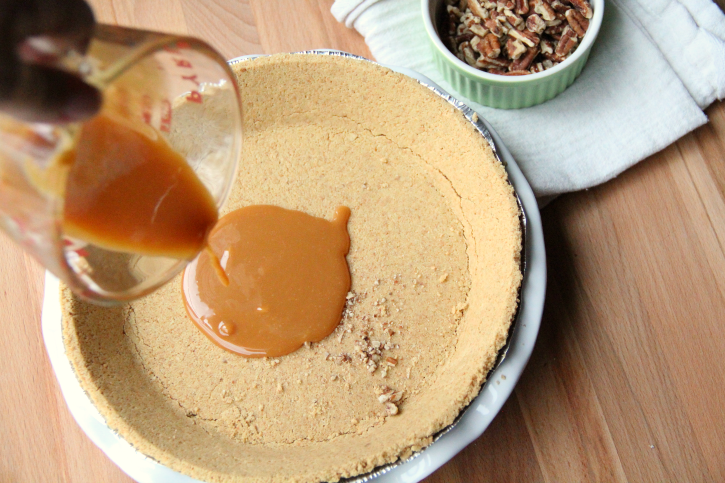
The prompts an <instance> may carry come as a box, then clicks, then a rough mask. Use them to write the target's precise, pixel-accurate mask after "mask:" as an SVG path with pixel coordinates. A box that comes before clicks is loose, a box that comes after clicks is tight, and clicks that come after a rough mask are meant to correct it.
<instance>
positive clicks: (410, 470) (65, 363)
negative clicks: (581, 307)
mask: <svg viewBox="0 0 725 483" xmlns="http://www.w3.org/2000/svg"><path fill="white" fill-rule="evenodd" d="M310 53H318V54H323V53H324V54H327V55H345V56H350V54H345V53H341V52H337V51H314V52H310ZM253 57H256V56H245V57H239V58H237V59H234V60H232V61H230V63H235V62H244V61H246V60H249V59H251V58H253ZM388 67H390V68H391V69H393V70H395V71H398V72H400V73H402V74H405V75H408V76H410V77H413V78H415V79H417V80H418V81H420V82H421V83H422V84H424V85H426V86H428V87H429V88H431V89H432V90H434V91H435V92H437V93H438V94H439V95H441V97H443V98H445V99H447V100H448V101H449V102H451V103H452V104H454V105H455V106H456V107H458V108H459V109H461V110H462V111H463V112H464V114H465V115H466V117H467V118H469V120H471V122H473V123H474V125H476V127H477V129H479V131H481V132H482V135H484V136H485V137H487V138H489V142H491V141H492V142H493V144H494V146H495V151H496V153H497V155H498V157H499V158H500V159H501V161H502V162H503V163H504V164H505V165H506V170H507V171H508V174H509V179H510V181H511V183H512V185H513V186H514V188H515V190H516V193H517V195H518V197H519V200H520V202H521V205H522V207H523V210H524V213H525V223H526V229H525V247H524V257H523V258H524V260H525V265H526V266H525V271H524V279H523V282H522V286H521V302H520V307H519V311H518V314H517V319H516V322H515V324H514V326H513V329H512V333H511V334H510V341H509V345H508V349H507V351H506V355H505V357H504V358H503V360H502V361H501V362H500V363H499V364H498V366H497V367H496V368H495V369H494V370H493V371H492V372H491V373H490V374H489V376H488V380H487V382H486V384H485V385H484V386H483V388H482V389H481V392H480V394H479V395H478V396H477V397H476V399H475V400H474V401H473V402H472V403H471V405H470V406H469V407H468V408H467V409H466V410H465V411H464V413H463V414H462V416H461V417H460V418H459V419H458V420H457V422H456V423H454V425H453V426H451V427H449V428H446V429H445V430H444V431H442V432H441V435H440V436H439V437H438V438H437V439H436V441H435V442H434V443H433V444H431V445H430V446H429V447H428V448H426V449H425V450H423V451H422V452H421V453H419V454H416V455H414V456H413V457H412V458H410V459H409V460H407V461H405V462H403V463H396V464H393V465H388V466H386V467H382V468H378V469H376V470H375V471H373V472H372V473H369V474H366V475H362V476H358V477H356V478H352V479H351V480H349V481H359V482H363V481H372V480H375V481H376V482H396V483H413V482H418V481H420V480H422V479H423V478H425V477H426V476H428V475H430V474H431V473H433V472H434V471H435V470H436V469H438V468H439V467H441V466H442V465H443V464H445V463H446V462H447V461H448V460H450V459H451V458H452V457H453V456H454V455H455V454H456V453H458V452H459V451H461V450H462V449H463V448H464V447H465V446H466V445H468V444H469V443H471V442H472V441H473V440H475V439H476V438H478V437H479V436H480V435H481V434H482V433H483V432H484V431H485V429H486V428H487V427H488V425H489V424H490V423H491V421H492V420H493V418H494V417H495V416H496V414H498V412H499V410H500V409H501V407H502V406H503V404H504V403H505V401H506V400H507V399H508V397H509V395H510V394H511V392H512V391H513V388H514V386H515V385H516V382H517V381H518V380H519V377H520V376H521V373H522V372H523V370H524V367H525V366H526V363H527V362H528V360H529V357H530V356H531V352H532V350H533V346H534V343H535V341H536V336H537V334H538V331H539V325H540V322H541V314H542V311H543V304H544V295H545V290H546V258H545V251H544V241H543V233H542V229H541V219H540V214H539V210H538V205H537V202H536V198H535V197H534V195H533V192H532V191H531V188H530V186H529V184H528V182H527V181H526V179H525V178H524V176H523V174H522V173H521V170H520V169H519V168H518V166H517V165H516V162H515V160H514V159H513V157H512V156H511V154H510V153H509V151H508V150H507V149H506V147H505V146H504V145H503V143H502V142H501V140H500V138H499V137H498V135H497V134H496V132H495V131H494V130H493V128H492V127H491V126H490V125H489V124H488V123H487V122H486V121H485V120H483V119H482V118H478V120H474V119H471V116H472V115H473V111H471V110H470V109H469V108H468V107H467V106H465V105H463V104H461V103H460V102H458V101H457V100H455V99H453V98H452V97H450V96H449V95H448V94H447V93H445V91H443V90H442V89H440V87H438V86H437V85H435V84H434V83H433V82H431V81H430V80H429V79H427V78H426V77H423V76H421V75H420V74H418V73H416V72H413V71H411V70H408V69H400V68H396V67H391V66H388ZM59 289H60V287H59V282H58V280H57V279H56V278H55V277H54V276H53V275H51V274H49V273H46V279H45V296H44V301H43V314H42V331H43V339H44V341H45V345H46V349H47V351H48V355H49V357H50V361H51V364H52V366H53V369H54V371H55V373H56V377H57V378H58V382H59V384H60V388H61V391H62V393H63V397H64V398H65V400H66V403H67V404H68V408H69V409H70V411H71V414H72V415H73V417H74V418H75V419H76V421H77V422H78V424H79V426H80V427H81V429H83V431H84V432H85V433H86V434H87V435H88V437H89V438H90V439H91V440H92V441H93V442H94V443H95V444H96V446H98V447H99V448H100V449H101V450H102V451H103V452H104V453H106V455H107V456H108V457H109V458H110V459H111V460H112V461H113V462H114V463H116V465H118V466H119V467H120V468H121V469H122V470H123V471H124V472H125V473H126V474H128V475H129V476H130V477H131V478H133V479H134V480H136V481H138V482H139V483H161V482H164V483H167V482H168V483H192V482H198V480H195V479H193V478H190V477H188V476H186V475H183V474H181V473H178V472H176V471H174V470H171V469H169V468H167V467H165V466H163V465H161V464H159V463H157V462H156V461H154V460H152V459H151V458H148V457H147V456H145V455H143V454H142V453H140V452H138V451H136V450H135V449H134V448H133V447H132V446H131V445H130V444H129V443H128V442H126V441H125V440H124V439H123V438H121V437H120V436H119V435H118V434H117V433H115V432H114V431H112V430H111V429H110V428H109V427H108V426H107V425H106V423H105V421H104V419H103V417H102V416H101V414H100V413H99V412H98V410H97V409H96V408H95V407H94V406H93V404H92V403H91V401H90V399H89V398H88V396H87V395H86V393H85V392H84V391H83V389H82V388H81V386H80V383H79V382H78V380H77V378H76V376H75V373H74V372H73V369H72V368H71V365H70V362H69V360H68V358H67V357H66V354H65V347H64V345H63V338H62V329H61V307H60V297H59Z"/></svg>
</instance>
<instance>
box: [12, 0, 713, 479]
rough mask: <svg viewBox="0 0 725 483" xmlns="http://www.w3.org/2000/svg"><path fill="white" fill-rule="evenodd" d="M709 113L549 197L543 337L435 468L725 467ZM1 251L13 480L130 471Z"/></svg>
mask: <svg viewBox="0 0 725 483" xmlns="http://www.w3.org/2000/svg"><path fill="white" fill-rule="evenodd" d="M717 3H718V4H719V5H720V6H721V8H722V7H723V6H724V4H725V0H717ZM91 4H92V5H93V7H94V10H95V12H96V15H97V18H98V19H99V20H100V21H102V22H107V23H117V24H121V25H126V26H132V27H137V28H147V29H156V30H163V31H167V32H174V33H179V34H190V35H194V36H197V37H200V38H202V39H204V40H206V41H207V42H209V43H210V44H212V45H213V46H214V47H216V48H217V49H219V50H220V51H221V52H222V54H223V55H224V56H226V57H228V58H232V57H236V56H239V55H245V54H253V53H262V52H264V53H273V52H284V51H299V50H307V49H313V48H337V49H341V50H346V51H349V52H352V53H356V54H358V55H362V56H365V57H370V52H369V50H368V49H367V47H366V45H365V43H364V42H363V40H362V38H360V36H359V35H357V34H356V33H355V32H354V31H352V30H349V29H347V28H345V27H344V26H342V25H340V24H338V23H337V22H336V21H335V20H334V19H333V18H332V16H331V15H330V13H329V9H330V6H331V4H332V0H304V1H299V2H294V4H293V3H292V2H283V1H263V0H248V1H237V0H208V1H205V2H198V1H193V0H92V1H91ZM707 114H708V116H709V118H710V122H709V123H708V124H707V125H705V126H703V127H701V128H699V129H698V130H696V131H695V132H693V133H691V134H689V135H687V136H685V137H684V138H682V139H681V140H680V141H678V142H677V143H676V144H674V145H672V146H670V147H668V148H667V149H665V150H664V151H662V152H661V153H658V154H656V155H654V156H652V157H651V158H649V159H647V160H645V161H643V162H642V163H640V164H639V165H637V166H635V167H634V168H632V169H630V170H629V171H627V172H626V173H624V174H623V175H621V176H620V177H619V178H617V179H615V180H613V181H611V182H609V183H607V184H605V185H603V186H600V187H597V188H595V189H592V190H589V191H585V192H580V193H574V194H570V195H565V196H562V197H560V198H559V199H557V200H555V201H554V202H553V203H552V204H550V205H549V206H548V207H547V208H546V209H545V210H544V211H543V213H542V215H543V221H544V231H545V237H546V243H547V251H548V264H549V277H550V278H549V286H548V291H547V300H546V308H545V312H544V319H543V322H542V328H541V334H540V337H539V340H538V342H537V346H536V348H535V351H534V355H533V357H532V359H531V361H530V363H529V366H528V367H527V369H526V372H525V373H524V376H523V377H522V380H521V382H520V383H519V385H518V386H517V389H516V391H515V396H514V397H511V398H510V399H509V401H508V402H507V403H506V405H505V406H504V408H503V410H502V412H501V413H500V414H499V416H498V417H497V418H496V420H495V421H494V422H493V423H492V425H491V427H490V428H489V429H488V431H486V433H484V435H483V436H481V437H480V438H479V439H478V440H476V441H475V442H474V443H473V444H471V445H470V446H469V447H467V448H466V449H465V450H464V451H462V452H461V453H460V454H459V455H458V456H456V457H455V458H454V459H453V460H452V461H451V462H450V463H449V464H447V465H445V466H443V467H442V468H441V469H440V470H438V471H437V472H436V473H434V474H433V475H431V476H430V477H429V478H428V479H427V480H426V481H427V482H428V483H469V482H470V483H483V482H501V483H504V482H512V481H520V482H547V483H555V482H574V481H576V482H589V481H592V482H597V481H601V482H625V481H631V482H640V481H642V482H648V481H656V482H664V481H678V482H679V481H688V482H689V481H692V482H705V481H713V482H721V481H725V458H723V456H722V455H723V453H725V431H723V428H725V402H723V398H722V394H723V387H725V357H723V355H724V354H725V324H723V320H724V319H725V316H724V314H725V103H715V104H714V105H713V106H711V107H710V108H709V109H708V110H707ZM0 267H2V271H1V272H0V303H1V304H2V307H3V309H4V310H3V311H2V313H1V314H0V324H2V327H5V328H6V329H5V330H6V335H5V336H4V337H3V338H2V339H0V387H2V391H0V408H1V409H2V413H1V416H0V447H2V448H3V449H2V450H1V451H0V483H5V482H8V483H9V482H13V483H15V482H17V483H26V482H63V483H71V482H73V483H77V482H80V483H85V482H88V483H95V482H107V483H129V482H130V481H131V480H130V479H129V478H128V477H127V476H126V475H124V474H123V473H122V472H121V471H120V470H119V469H118V468H117V467H116V466H115V465H114V464H113V463H111V462H110V460H108V459H107V458H106V457H105V456H104V455H103V454H102V453H101V452H100V451H99V450H98V449H97V448H96V447H95V446H94V445H93V444H92V443H91V442H90V440H89V439H88V438H87V437H86V436H85V435H84V434H83V433H82V432H81V431H80V429H79V428H78V427H77V425H76V424H75V422H74V421H73V419H72V417H71V416H70V414H69V413H68V410H67V409H66V406H65V403H64V401H63V398H62V396H61V394H60V392H59V389H58V387H57V383H56V381H55V377H54V376H53V373H52V370H51V368H50V364H49V362H48V359H47V356H46V354H45V350H44V347H43V343H42V337H41V333H40V308H41V299H42V289H43V287H42V280H43V279H42V276H43V272H42V269H41V268H40V267H39V266H38V265H37V264H36V263H35V262H34V261H33V260H32V259H30V258H29V257H27V256H26V255H24V254H23V253H22V252H21V251H20V250H19V249H18V248H17V247H15V246H14V245H12V244H11V243H10V242H9V241H8V240H7V239H6V238H4V237H0ZM10 335H12V337H11V336H10Z"/></svg>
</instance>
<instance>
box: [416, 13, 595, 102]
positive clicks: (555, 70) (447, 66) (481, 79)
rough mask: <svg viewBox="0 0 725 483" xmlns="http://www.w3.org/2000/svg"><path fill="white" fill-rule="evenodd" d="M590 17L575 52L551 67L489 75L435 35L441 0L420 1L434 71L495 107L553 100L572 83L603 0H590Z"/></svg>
mask: <svg viewBox="0 0 725 483" xmlns="http://www.w3.org/2000/svg"><path fill="white" fill-rule="evenodd" d="M591 3H592V9H593V10H594V16H593V17H592V19H591V20H590V22H589V29H588V30H587V33H586V34H585V35H584V38H583V39H582V41H581V43H580V44H579V47H578V48H577V49H576V51H575V52H574V53H573V54H572V55H571V56H570V57H569V58H568V59H566V60H565V61H564V62H562V63H561V64H559V65H557V66H554V67H552V68H551V69H548V70H545V71H544V72H539V73H537V74H530V75H524V76H511V77H508V76H503V75H496V74H489V73H488V72H483V71H480V70H478V69H476V68H474V67H471V66H470V65H468V64H466V63H465V62H463V61H462V60H460V59H459V58H458V57H456V56H455V55H453V53H451V51H450V50H448V48H447V47H446V46H445V45H444V44H443V42H442V41H441V39H440V37H439V36H438V31H437V23H436V17H435V15H436V12H439V11H441V9H443V10H445V6H444V5H445V2H444V0H422V11H423V23H424V24H425V30H426V32H427V33H428V38H429V39H430V42H431V46H432V49H433V57H434V58H435V62H436V66H437V67H438V70H439V71H440V72H441V74H443V77H444V78H445V79H446V80H447V81H448V82H449V83H450V84H451V85H452V86H453V88H454V89H455V90H456V91H457V92H459V93H461V94H462V95H463V96H465V97H467V98H468V99H471V100H473V101H475V102H478V103H479V104H483V105H485V106H489V107H496V108H499V109H519V108H522V107H531V106H535V105H537V104H541V103H542V102H546V101H548V100H549V99H553V98H554V97H556V96H558V95H559V94H561V93H562V92H564V91H565V90H566V88H567V87H569V86H570V85H572V84H573V83H574V81H575V80H576V78H577V77H579V74H580V73H581V71H582V69H583V68H584V64H586V63H587V59H588V58H589V52H590V51H591V50H592V45H594V41H595V40H596V38H597V34H598V33H599V28H600V27H601V25H602V18H603V17H604V0H591Z"/></svg>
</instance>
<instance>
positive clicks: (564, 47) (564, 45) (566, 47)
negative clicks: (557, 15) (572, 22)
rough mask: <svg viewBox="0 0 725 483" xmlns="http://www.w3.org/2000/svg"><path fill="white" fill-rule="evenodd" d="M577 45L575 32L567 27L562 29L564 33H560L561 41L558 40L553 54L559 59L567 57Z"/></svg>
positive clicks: (577, 40)
mask: <svg viewBox="0 0 725 483" xmlns="http://www.w3.org/2000/svg"><path fill="white" fill-rule="evenodd" d="M577 43H579V39H578V38H577V35H576V32H574V30H573V29H572V28H571V27H569V26H568V25H567V26H566V27H564V31H563V32H562V33H561V39H559V45H557V46H556V50H555V51H554V53H555V54H556V55H557V56H559V57H564V56H566V55H569V53H570V52H571V51H572V50H573V49H574V47H576V44H577Z"/></svg>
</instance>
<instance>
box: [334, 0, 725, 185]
mask: <svg viewBox="0 0 725 483" xmlns="http://www.w3.org/2000/svg"><path fill="white" fill-rule="evenodd" d="M332 14H333V15H334V16H335V18H337V19H338V20H339V21H340V22H345V24H346V25H347V26H348V27H354V28H355V29H356V30H358V31H359V32H360V33H361V34H362V35H363V37H365V42H366V43H367V44H368V46H369V47H370V51H371V52H372V54H373V56H374V57H375V59H376V60H377V61H378V62H381V63H383V64H390V65H396V66H401V67H407V68H410V69H413V70H416V71H418V72H420V73H421V74H423V75H425V76H427V77H429V78H430V79H431V80H433V81H434V82H436V83H437V84H439V85H440V86H441V87H443V88H444V89H446V90H447V91H449V92H451V93H452V94H454V95H455V96H457V97H458V98H459V99H461V100H462V101H464V102H466V103H467V104H469V105H470V106H471V107H472V108H474V109H475V110H477V111H478V112H479V113H480V114H481V115H482V116H483V117H485V118H486V119H487V120H488V121H489V122H490V123H491V124H492V125H493V127H494V128H495V129H496V130H497V131H498V133H499V134H500V135H501V137H502V139H503V141H504V143H505V144H506V146H507V147H508V148H509V150H510V151H511V152H512V154H513V155H514V157H515V158H516V161H517V162H518V164H519V165H520V166H521V169H522V170H523V171H524V174H525V175H526V177H527V178H528V180H529V182H530V183H531V186H532V187H533V189H534V192H535V193H536V195H537V196H538V197H540V198H544V197H545V198H549V197H551V196H553V195H557V194H559V193H564V192H568V191H576V190H580V189H584V188H589V187H591V186H594V185H597V184H599V183H603V182H604V181H607V180H609V179H611V178H613V177H615V176H617V175H618V174H619V173H621V172H622V171H624V170H625V169H627V168H629V167H630V166H632V165H633V164H635V163H637V162H638V161H640V160H642V159H644V158H646V157H647V156H649V155H650V154H653V153H655V152H657V151H659V150H661V149H663V148H664V147H666V146H667V145H669V144H671V143H673V142H674V141H676V140H677V139H679V138H680V137H681V136H683V135H685V134H686V133H688V132H690V131H692V130H693V129H695V128H696V127H698V126H700V125H702V124H704V123H706V122H707V117H706V116H705V114H704V113H703V111H702V110H703V109H704V108H705V107H707V106H708V105H709V104H711V103H712V102H713V101H714V100H715V99H723V98H725V15H723V13H722V12H721V11H720V9H719V8H718V6H717V5H715V4H714V3H713V2H712V1H711V0H608V1H607V3H606V7H605V15H604V23H603V25H602V28H601V30H600V32H599V36H598V38H597V41H596V43H595V45H594V48H593V49H592V52H591V56H590V57H589V62H588V64H587V66H586V67H585V68H584V71H583V72H582V74H581V76H580V77H579V79H578V80H577V81H576V82H575V83H574V84H573V85H572V86H571V87H569V89H567V90H566V91H565V92H564V93H562V94H561V95H559V96H558V97H556V98H555V99H553V100H551V101H548V102H546V103H544V104H541V105H539V106H535V107H530V108H527V109H518V110H501V109H492V108H488V107H484V106H481V105H479V104H476V103H474V102H472V101H470V100H469V99H466V98H465V97H463V96H462V95H460V94H459V93H457V92H456V91H455V90H454V89H453V88H452V87H451V85H450V84H448V83H446V82H445V81H444V80H443V77H442V76H441V75H440V74H439V73H438V72H437V71H436V68H435V65H434V62H433V56H432V53H431V50H430V46H429V41H428V39H427V35H426V32H425V29H424V27H423V22H422V16H421V15H422V14H421V2H420V0H336V1H335V3H334V4H333V6H332Z"/></svg>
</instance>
